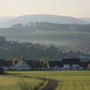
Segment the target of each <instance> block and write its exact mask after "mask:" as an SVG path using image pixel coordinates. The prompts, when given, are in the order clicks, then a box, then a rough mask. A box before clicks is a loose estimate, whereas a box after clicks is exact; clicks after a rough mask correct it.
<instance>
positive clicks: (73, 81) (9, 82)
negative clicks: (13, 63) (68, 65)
mask: <svg viewBox="0 0 90 90" xmlns="http://www.w3.org/2000/svg"><path fill="white" fill-rule="evenodd" d="M8 73H13V75H9V76H8V75H1V76H0V90H21V89H20V86H19V84H18V82H19V81H20V80H22V78H24V79H25V78H26V77H32V78H26V79H25V80H26V81H28V82H29V84H30V85H29V86H33V87H35V86H36V85H37V84H39V83H41V82H42V80H40V79H37V78H49V79H54V80H56V81H58V86H57V88H56V90H90V71H29V72H8ZM15 73H17V75H18V76H20V77H18V76H15V75H14V74H15ZM25 76H26V77H25ZM44 86H45V85H44ZM32 90H33V89H32ZM37 90H39V89H37Z"/></svg>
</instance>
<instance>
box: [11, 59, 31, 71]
mask: <svg viewBox="0 0 90 90" xmlns="http://www.w3.org/2000/svg"><path fill="white" fill-rule="evenodd" d="M12 69H13V70H20V71H21V70H23V71H28V70H31V67H30V65H29V63H28V62H27V60H20V61H18V62H17V63H15V64H14V65H13V68H12Z"/></svg>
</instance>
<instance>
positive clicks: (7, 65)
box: [0, 57, 90, 71]
mask: <svg viewBox="0 0 90 90" xmlns="http://www.w3.org/2000/svg"><path fill="white" fill-rule="evenodd" d="M0 68H1V69H3V70H4V71H60V70H90V61H89V60H80V58H63V59H60V60H50V61H46V60H43V59H40V60H24V59H21V58H19V57H18V58H14V59H13V60H2V59H1V60H0Z"/></svg>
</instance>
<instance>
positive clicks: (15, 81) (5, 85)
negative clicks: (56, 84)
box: [0, 75, 42, 90]
mask: <svg viewBox="0 0 90 90" xmlns="http://www.w3.org/2000/svg"><path fill="white" fill-rule="evenodd" d="M41 82H42V81H41V80H38V79H34V78H30V79H28V78H24V77H16V76H11V75H10V76H8V75H4V76H3V75H1V76H0V90H24V88H23V87H24V86H26V87H27V88H29V90H31V89H33V88H34V87H35V86H37V85H38V84H39V83H41ZM22 88H23V89H22Z"/></svg>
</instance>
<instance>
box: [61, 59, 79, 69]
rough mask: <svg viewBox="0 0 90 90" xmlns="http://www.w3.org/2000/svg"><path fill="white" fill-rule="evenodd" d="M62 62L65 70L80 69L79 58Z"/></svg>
mask: <svg viewBox="0 0 90 90" xmlns="http://www.w3.org/2000/svg"><path fill="white" fill-rule="evenodd" d="M62 62H63V70H70V69H73V70H78V69H80V59H79V58H64V59H63V60H62Z"/></svg>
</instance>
